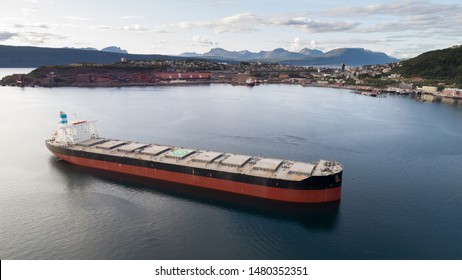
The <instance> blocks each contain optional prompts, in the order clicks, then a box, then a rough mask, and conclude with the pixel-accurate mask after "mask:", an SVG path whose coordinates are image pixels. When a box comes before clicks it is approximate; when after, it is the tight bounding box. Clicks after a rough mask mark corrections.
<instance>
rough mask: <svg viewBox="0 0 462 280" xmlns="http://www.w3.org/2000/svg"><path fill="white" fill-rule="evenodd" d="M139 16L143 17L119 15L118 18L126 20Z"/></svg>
mask: <svg viewBox="0 0 462 280" xmlns="http://www.w3.org/2000/svg"><path fill="white" fill-rule="evenodd" d="M141 18H144V17H142V16H121V17H120V19H123V20H128V19H141Z"/></svg>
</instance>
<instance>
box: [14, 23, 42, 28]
mask: <svg viewBox="0 0 462 280" xmlns="http://www.w3.org/2000/svg"><path fill="white" fill-rule="evenodd" d="M13 27H14V28H50V26H49V25H48V24H45V23H16V24H13Z"/></svg>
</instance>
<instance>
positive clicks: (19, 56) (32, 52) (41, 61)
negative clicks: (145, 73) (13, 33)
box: [0, 45, 398, 67]
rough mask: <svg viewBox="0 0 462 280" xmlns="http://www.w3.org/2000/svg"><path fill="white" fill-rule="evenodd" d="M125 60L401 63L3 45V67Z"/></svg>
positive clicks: (366, 53)
mask: <svg viewBox="0 0 462 280" xmlns="http://www.w3.org/2000/svg"><path fill="white" fill-rule="evenodd" d="M122 57H124V58H126V59H128V60H162V59H163V60H166V59H168V60H186V59H205V60H210V61H214V62H226V63H239V62H241V61H244V62H252V61H259V62H262V63H281V64H285V65H295V66H336V67H339V66H340V65H341V64H342V63H345V64H346V65H349V66H363V65H370V64H386V63H392V62H396V61H398V59H396V58H393V57H390V56H388V55H386V54H385V53H381V52H373V51H370V50H365V49H362V48H341V49H335V50H332V51H329V52H325V53H324V52H322V51H320V50H315V49H308V48H305V49H302V50H300V51H299V52H291V51H288V50H285V49H282V48H277V49H274V50H272V51H260V52H258V53H254V52H250V51H247V50H244V51H228V50H225V49H222V48H213V49H211V50H210V51H208V52H206V53H204V54H197V53H182V54H180V55H178V56H171V55H170V56H169V55H159V54H151V55H141V54H129V53H128V52H127V51H126V50H123V49H121V48H120V47H114V46H111V47H108V48H104V49H101V50H97V49H93V48H85V49H74V48H41V47H26V46H5V45H0V67H39V66H43V65H65V64H70V63H81V62H92V63H114V62H117V61H120V59H121V58H122Z"/></svg>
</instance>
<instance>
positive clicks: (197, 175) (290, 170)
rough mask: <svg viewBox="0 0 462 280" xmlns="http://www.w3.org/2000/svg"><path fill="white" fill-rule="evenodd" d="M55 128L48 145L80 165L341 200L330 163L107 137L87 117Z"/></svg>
mask: <svg viewBox="0 0 462 280" xmlns="http://www.w3.org/2000/svg"><path fill="white" fill-rule="evenodd" d="M66 121H67V120H66ZM59 129H62V130H63V129H64V132H62V133H57V134H55V136H54V137H53V139H50V140H47V141H46V142H45V143H46V146H47V148H48V149H49V150H50V151H51V152H52V153H53V154H54V155H55V156H56V157H58V158H60V159H62V160H65V161H67V162H70V163H73V164H77V165H81V166H86V167H91V168H96V169H101V170H106V171H112V172H118V173H122V174H129V175H134V176H140V177H143V178H148V179H153V180H162V181H168V182H173V183H178V184H182V185H189V186H194V187H200V188H204V189H211V190H216V191H222V192H229V193H234V194H239V195H244V196H249V197H257V198H262V199H269V200H274V201H283V202H291V203H323V202H333V201H338V200H340V198H341V183H342V173H343V167H342V166H341V165H340V164H338V163H336V162H332V161H325V160H319V161H318V162H316V163H304V162H297V161H289V160H280V159H270V158H264V157H257V156H247V155H239V154H231V153H221V152H211V151H205V150H198V149H186V148H179V147H174V146H163V145H157V144H143V143H138V142H132V141H121V140H114V139H105V138H99V137H98V136H97V135H96V134H95V133H93V132H91V131H88V123H87V122H85V121H80V122H75V123H73V124H71V125H67V123H66V124H65V125H60V126H58V132H59ZM66 131H67V132H66ZM82 131H83V132H82ZM69 134H71V135H72V137H73V138H72V139H71V140H69V139H70V138H69Z"/></svg>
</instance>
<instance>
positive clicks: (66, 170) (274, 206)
mask: <svg viewBox="0 0 462 280" xmlns="http://www.w3.org/2000/svg"><path fill="white" fill-rule="evenodd" d="M50 165H51V166H52V168H54V169H55V170H56V171H58V172H59V173H60V175H61V176H62V177H63V178H64V180H66V181H67V188H68V189H72V188H74V187H76V186H80V188H81V186H86V184H87V183H88V184H92V182H94V180H95V179H97V180H102V181H106V182H110V183H111V184H115V185H119V186H121V187H123V188H128V189H130V190H132V191H142V192H143V193H145V194H147V195H149V194H152V195H156V194H159V193H161V194H163V195H168V196H172V197H174V198H175V199H178V200H183V201H193V202H195V203H200V204H204V205H208V206H213V207H219V208H222V209H228V210H230V211H236V212H242V213H246V214H251V215H260V216H263V217H267V218H271V219H279V220H290V221H295V222H298V223H300V224H302V225H303V226H304V227H306V228H308V229H313V230H321V231H330V230H333V229H334V228H335V226H336V224H337V219H338V214H339V208H340V202H329V203H319V204H317V203H316V204H315V203H313V204H298V203H287V202H279V201H272V200H264V199H259V198H253V197H247V196H243V195H238V194H233V193H225V192H220V191H215V190H209V189H204V188H198V187H193V186H187V185H180V184H175V183H171V182H165V181H159V180H153V179H147V178H143V177H138V176H132V175H127V174H120V173H116V172H111V171H104V170H98V169H93V168H88V167H83V166H78V165H73V164H70V163H68V162H66V161H63V160H58V159H57V158H55V157H50Z"/></svg>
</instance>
